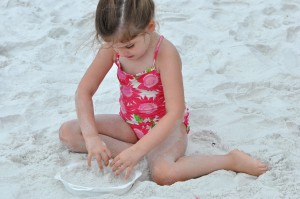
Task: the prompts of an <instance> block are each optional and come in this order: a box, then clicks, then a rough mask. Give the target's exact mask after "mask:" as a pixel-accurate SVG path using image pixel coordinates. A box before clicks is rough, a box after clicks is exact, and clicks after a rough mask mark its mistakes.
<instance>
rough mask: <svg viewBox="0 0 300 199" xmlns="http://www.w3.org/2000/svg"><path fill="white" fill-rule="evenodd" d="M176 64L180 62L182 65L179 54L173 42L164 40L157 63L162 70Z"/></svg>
mask: <svg viewBox="0 0 300 199" xmlns="http://www.w3.org/2000/svg"><path fill="white" fill-rule="evenodd" d="M174 62H175V63H177V62H180V64H181V61H180V55H179V52H178V50H177V48H176V46H175V45H174V44H173V43H172V42H171V41H169V40H168V39H166V38H164V40H163V41H162V42H161V45H160V49H159V52H158V55H157V59H156V63H157V64H158V65H159V68H160V67H165V66H166V65H170V64H174Z"/></svg>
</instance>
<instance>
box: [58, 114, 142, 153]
mask: <svg viewBox="0 0 300 199" xmlns="http://www.w3.org/2000/svg"><path fill="white" fill-rule="evenodd" d="M95 120H96V125H97V130H98V132H99V137H100V138H101V139H102V140H103V141H104V142H105V144H106V145H107V146H108V148H109V150H110V152H111V153H112V156H113V157H115V156H116V155H117V154H119V153H120V152H121V151H123V150H124V149H126V148H128V147H130V146H131V145H132V144H134V143H136V142H137V140H138V139H137V137H136V135H135V134H134V132H133V131H132V129H131V127H130V126H129V125H128V124H127V123H126V122H125V121H124V120H123V119H122V118H121V116H119V115H111V114H107V115H104V114H103V115H96V116H95ZM59 138H60V140H61V142H62V143H63V144H64V145H65V146H67V147H68V148H69V149H70V150H71V151H74V152H80V153H86V152H87V150H86V147H85V141H84V138H83V136H82V133H81V130H80V126H79V122H78V120H71V121H68V122H65V123H63V124H62V125H61V127H60V129H59Z"/></svg>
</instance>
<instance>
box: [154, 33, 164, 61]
mask: <svg viewBox="0 0 300 199" xmlns="http://www.w3.org/2000/svg"><path fill="white" fill-rule="evenodd" d="M163 39H164V36H163V35H161V36H160V37H159V40H158V42H157V45H156V48H155V52H154V60H153V66H154V65H155V61H156V57H157V55H158V51H159V47H160V44H161V42H162V40H163Z"/></svg>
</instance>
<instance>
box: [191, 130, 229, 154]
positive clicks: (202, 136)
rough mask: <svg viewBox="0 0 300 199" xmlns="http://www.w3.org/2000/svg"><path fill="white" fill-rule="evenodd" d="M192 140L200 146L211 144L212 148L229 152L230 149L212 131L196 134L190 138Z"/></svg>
mask: <svg viewBox="0 0 300 199" xmlns="http://www.w3.org/2000/svg"><path fill="white" fill-rule="evenodd" d="M190 139H191V141H192V142H193V143H195V144H199V142H202V143H204V144H209V145H211V146H212V147H216V148H219V149H221V150H224V151H228V149H229V147H227V146H225V145H223V144H222V143H221V138H220V137H219V136H218V135H217V134H215V133H214V132H213V131H210V130H202V131H200V132H195V133H193V134H192V135H191V136H190Z"/></svg>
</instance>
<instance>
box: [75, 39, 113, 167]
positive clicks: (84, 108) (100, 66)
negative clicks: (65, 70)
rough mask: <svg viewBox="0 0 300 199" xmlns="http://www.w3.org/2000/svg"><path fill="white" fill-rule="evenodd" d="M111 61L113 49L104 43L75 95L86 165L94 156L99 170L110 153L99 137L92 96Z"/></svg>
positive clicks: (109, 67)
mask: <svg viewBox="0 0 300 199" xmlns="http://www.w3.org/2000/svg"><path fill="white" fill-rule="evenodd" d="M113 62H114V50H113V49H112V48H110V47H109V46H108V45H107V44H104V45H103V47H102V48H101V49H100V50H99V51H98V53H97V55H96V57H95V59H94V61H93V62H92V64H91V65H90V66H89V68H88V69H87V71H86V73H85V74H84V76H83V78H82V79H81V81H80V83H79V85H78V88H77V91H76V97H75V98H76V111H77V117H78V120H79V124H80V128H81V132H82V135H83V138H84V140H85V144H86V148H87V151H88V165H89V166H90V165H91V160H92V158H93V157H94V158H96V160H97V162H98V165H99V168H100V169H101V170H102V169H103V166H102V160H103V161H104V163H105V165H106V166H107V165H108V160H109V159H110V158H111V154H110V151H109V150H108V149H107V148H106V146H105V144H104V142H102V141H101V139H100V137H99V134H98V131H97V128H96V122H95V117H94V107H93V101H92V97H93V95H94V94H95V92H96V91H97V89H98V87H99V85H100V84H101V82H102V81H103V79H104V77H105V76H106V74H107V73H108V71H109V70H110V69H111V67H112V65H113Z"/></svg>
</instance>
